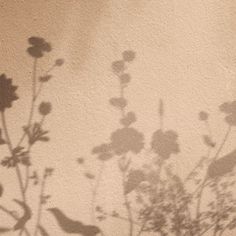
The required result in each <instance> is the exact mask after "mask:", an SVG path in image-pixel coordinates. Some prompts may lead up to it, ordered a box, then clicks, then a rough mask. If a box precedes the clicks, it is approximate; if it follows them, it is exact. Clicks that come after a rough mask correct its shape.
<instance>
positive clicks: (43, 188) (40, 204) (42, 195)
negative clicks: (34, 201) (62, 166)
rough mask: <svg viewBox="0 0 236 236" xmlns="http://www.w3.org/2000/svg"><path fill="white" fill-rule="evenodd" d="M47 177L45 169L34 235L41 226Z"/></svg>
mask: <svg viewBox="0 0 236 236" xmlns="http://www.w3.org/2000/svg"><path fill="white" fill-rule="evenodd" d="M46 179H47V176H46V173H45V171H44V176H43V180H42V182H41V190H40V195H39V204H38V213H37V219H36V226H35V231H34V236H37V233H38V228H39V226H40V221H41V216H42V209H43V197H44V190H45V186H46Z"/></svg>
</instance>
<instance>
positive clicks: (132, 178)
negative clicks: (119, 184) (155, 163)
mask: <svg viewBox="0 0 236 236" xmlns="http://www.w3.org/2000/svg"><path fill="white" fill-rule="evenodd" d="M145 180H146V177H145V175H144V173H143V171H141V170H132V171H131V172H130V173H129V175H128V179H127V181H126V183H125V194H129V193H130V192H132V191H133V190H135V189H136V188H137V187H138V186H139V184H140V183H141V182H143V181H145Z"/></svg>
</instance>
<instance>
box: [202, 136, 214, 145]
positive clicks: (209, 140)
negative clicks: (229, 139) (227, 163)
mask: <svg viewBox="0 0 236 236" xmlns="http://www.w3.org/2000/svg"><path fill="white" fill-rule="evenodd" d="M202 138H203V141H204V143H205V144H206V145H207V146H209V147H215V145H216V143H215V142H213V141H212V139H211V137H210V136H208V135H203V136H202Z"/></svg>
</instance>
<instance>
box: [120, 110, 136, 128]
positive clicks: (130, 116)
mask: <svg viewBox="0 0 236 236" xmlns="http://www.w3.org/2000/svg"><path fill="white" fill-rule="evenodd" d="M135 121H136V116H135V113H134V112H128V113H127V114H126V116H125V117H124V118H122V119H121V120H120V123H121V124H123V125H124V126H126V127H128V126H130V125H131V124H132V123H134V122H135Z"/></svg>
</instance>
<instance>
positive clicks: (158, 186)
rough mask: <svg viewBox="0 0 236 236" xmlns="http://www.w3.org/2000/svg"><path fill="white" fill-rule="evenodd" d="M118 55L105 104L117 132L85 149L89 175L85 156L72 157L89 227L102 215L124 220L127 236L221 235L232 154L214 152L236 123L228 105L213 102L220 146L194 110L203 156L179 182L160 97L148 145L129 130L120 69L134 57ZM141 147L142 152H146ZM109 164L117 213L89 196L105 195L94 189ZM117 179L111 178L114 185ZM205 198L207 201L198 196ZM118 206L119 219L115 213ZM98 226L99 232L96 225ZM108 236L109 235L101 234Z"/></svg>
mask: <svg viewBox="0 0 236 236" xmlns="http://www.w3.org/2000/svg"><path fill="white" fill-rule="evenodd" d="M121 57H122V59H120V60H116V61H114V62H112V64H111V69H112V72H113V73H114V76H115V77H116V78H117V79H118V85H119V90H120V93H119V94H120V96H115V97H112V98H110V99H109V103H110V105H111V106H112V107H114V108H115V109H116V110H118V111H119V112H120V117H119V120H118V121H119V125H120V126H121V127H119V128H117V129H116V130H115V131H112V132H111V135H110V137H109V139H108V142H103V143H102V144H100V145H98V146H95V147H94V148H93V149H92V154H93V155H96V156H97V159H98V160H99V161H100V162H101V166H100V168H99V170H98V171H97V172H96V173H94V172H93V171H90V170H89V168H88V166H87V165H86V162H87V161H88V160H87V159H86V158H82V159H81V158H79V159H78V160H77V163H78V164H79V165H80V166H81V168H82V169H83V171H84V176H85V177H86V179H87V180H88V181H90V182H91V186H92V202H91V207H92V211H91V219H92V222H93V223H94V225H100V223H99V222H100V221H106V220H107V219H108V218H109V219H113V220H117V221H126V222H127V233H126V234H125V235H127V236H140V235H144V234H145V235H148V233H154V234H155V235H160V236H172V235H173V236H202V235H212V236H223V235H224V233H225V232H227V231H231V230H234V229H235V228H236V199H235V197H234V194H233V190H234V188H235V183H236V181H235V174H234V170H235V166H236V165H235V163H236V161H235V160H236V152H235V150H233V151H229V152H228V154H226V155H222V154H221V152H222V149H223V148H224V146H225V144H226V142H227V140H228V138H229V135H230V133H231V132H232V127H233V126H235V124H236V123H235V120H236V119H235V117H236V116H235V115H236V113H235V112H236V109H235V108H236V106H235V104H236V101H232V102H227V103H223V104H222V105H220V111H221V112H223V113H224V114H225V115H226V116H225V122H226V123H225V124H226V125H227V126H228V128H227V130H226V134H225V136H224V137H223V140H222V141H221V142H220V140H215V139H214V137H213V131H212V129H211V126H210V122H209V117H210V114H209V113H207V112H206V111H200V112H199V115H198V118H199V120H200V121H201V122H202V123H203V124H204V127H205V128H206V133H204V134H203V135H202V139H203V144H204V145H205V147H206V148H207V153H206V154H205V155H204V156H203V157H202V158H200V159H199V161H198V162H197V164H196V166H194V168H193V169H192V170H190V171H189V173H188V174H187V176H186V178H184V179H182V178H180V177H179V176H178V173H175V171H174V170H173V168H172V163H173V162H174V157H175V156H176V157H177V156H178V155H180V151H181V149H180V145H179V140H178V139H179V136H178V133H177V132H176V131H174V130H172V129H168V128H167V127H165V125H164V118H165V116H166V115H167V114H166V113H165V104H164V102H163V100H162V99H160V101H159V108H158V116H159V121H160V122H159V127H158V128H157V129H156V131H154V132H153V134H152V137H151V140H150V144H149V145H145V143H148V142H147V141H146V142H145V141H144V140H145V139H144V134H143V133H142V132H140V131H138V130H137V129H136V128H135V123H136V122H137V116H136V114H135V113H134V112H133V111H127V109H128V105H129V103H128V101H127V99H126V98H125V91H126V88H127V87H128V86H129V84H130V82H131V75H130V74H129V73H128V72H127V70H128V68H129V66H130V63H131V62H133V61H134V60H135V57H136V53H135V52H134V51H132V50H126V51H124V52H123V53H122V54H121ZM146 146H149V147H150V148H148V149H147V147H146ZM141 157H143V158H144V160H145V161H144V164H143V165H142V166H141V167H137V166H136V158H141ZM114 159H116V160H117V162H115V164H117V166H118V169H119V170H120V173H121V183H120V185H121V188H122V189H123V191H122V194H123V199H124V201H123V204H122V205H121V206H120V207H119V208H118V209H114V210H112V211H108V210H106V208H108V207H107V206H106V205H105V206H103V205H101V204H99V202H97V201H98V200H97V199H98V198H97V196H98V195H101V196H103V194H109V193H105V192H102V191H99V190H100V189H99V187H100V185H101V184H102V181H103V178H102V175H103V173H104V172H105V171H106V168H105V167H106V165H110V164H112V163H113V164H114ZM92 160H94V159H92ZM108 162H109V164H106V163H108ZM96 165H97V164H96ZM88 174H89V175H88ZM90 175H91V176H92V178H90ZM118 181H119V180H118V179H117V183H118ZM207 194H208V195H210V197H209V198H207V199H206V197H205V195H207ZM121 197H122V196H121ZM203 199H204V202H203ZM123 207H125V209H126V214H124V212H123V211H122V208H123ZM98 227H99V228H100V229H102V227H101V226H98ZM104 235H105V233H104ZM108 235H116V233H114V232H108ZM151 235H152V234H151Z"/></svg>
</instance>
